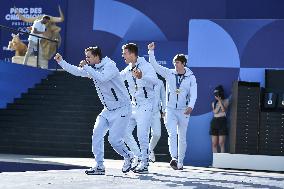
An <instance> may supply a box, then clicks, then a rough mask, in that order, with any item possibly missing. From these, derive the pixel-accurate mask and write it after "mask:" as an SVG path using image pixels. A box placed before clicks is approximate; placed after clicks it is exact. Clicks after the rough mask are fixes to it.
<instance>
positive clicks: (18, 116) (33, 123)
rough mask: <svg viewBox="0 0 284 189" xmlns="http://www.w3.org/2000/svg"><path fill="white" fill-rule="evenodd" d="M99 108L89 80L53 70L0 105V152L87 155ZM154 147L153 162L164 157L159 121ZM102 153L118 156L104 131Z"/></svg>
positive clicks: (108, 156)
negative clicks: (3, 105) (6, 103)
mask: <svg viewBox="0 0 284 189" xmlns="http://www.w3.org/2000/svg"><path fill="white" fill-rule="evenodd" d="M102 108H103V106H102V104H101V102H100V100H99V98H98V95H97V92H96V89H95V86H94V84H93V81H92V80H90V79H87V78H81V77H75V76H72V75H71V74H69V73H66V72H62V71H57V72H54V73H52V74H50V75H49V76H48V77H47V78H46V79H42V81H41V83H39V84H36V85H35V87H34V88H30V89H28V92H27V93H24V94H22V95H21V98H16V99H15V100H14V102H13V103H10V104H8V105H7V108H6V109H0V153H14V154H31V155H49V156H65V157H93V155H92V152H91V143H92V142H91V140H92V131H93V125H94V123H95V120H96V117H97V115H98V114H99V113H100V112H101V110H102ZM122 124H123V123H122ZM135 133H136V131H135ZM155 152H156V153H157V157H156V159H157V160H158V161H168V160H169V156H168V145H167V134H166V130H165V127H164V126H162V137H161V140H160V141H159V143H158V146H157V148H156V150H155ZM158 154H161V155H158ZM105 158H110V159H121V157H120V156H119V155H118V154H117V153H116V152H115V151H114V150H113V149H112V148H111V147H110V144H109V143H108V140H107V136H106V137H105Z"/></svg>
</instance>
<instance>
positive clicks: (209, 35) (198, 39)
mask: <svg viewBox="0 0 284 189" xmlns="http://www.w3.org/2000/svg"><path fill="white" fill-rule="evenodd" d="M188 50H189V52H188V55H189V58H190V59H191V67H230V68H238V67H239V66H240V60H239V54H238V49H237V47H236V45H235V43H234V41H233V40H232V38H231V36H230V35H229V34H228V33H227V32H226V31H225V30H224V29H223V28H222V27H220V26H219V25H217V24H216V23H214V22H212V21H210V20H190V22H189V37H188Z"/></svg>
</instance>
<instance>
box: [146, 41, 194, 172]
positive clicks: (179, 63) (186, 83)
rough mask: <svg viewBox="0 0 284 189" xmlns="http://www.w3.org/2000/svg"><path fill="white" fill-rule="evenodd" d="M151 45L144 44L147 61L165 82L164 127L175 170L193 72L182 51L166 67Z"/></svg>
mask: <svg viewBox="0 0 284 189" xmlns="http://www.w3.org/2000/svg"><path fill="white" fill-rule="evenodd" d="M154 48H155V45H154V43H150V44H149V45H148V50H149V59H150V63H151V64H152V66H153V67H154V69H155V71H156V72H157V73H158V74H160V75H161V76H162V77H164V78H165V79H166V82H167V84H166V93H167V107H166V128H167V131H168V134H169V150H170V154H171V157H172V160H171V162H170V166H171V167H172V168H173V169H175V170H177V169H183V160H184V157H185V152H186V146H187V143H186V132H187V128H188V121H189V117H190V114H191V112H192V110H193V108H194V105H195V101H196V99H197V83H196V78H195V76H194V75H193V72H192V71H191V70H190V69H188V68H187V67H185V66H186V62H187V60H186V57H185V55H183V54H177V55H176V56H175V57H174V59H173V62H174V66H175V69H168V68H165V67H163V66H161V65H159V64H158V63H157V61H156V59H155V55H154ZM177 135H178V142H177Z"/></svg>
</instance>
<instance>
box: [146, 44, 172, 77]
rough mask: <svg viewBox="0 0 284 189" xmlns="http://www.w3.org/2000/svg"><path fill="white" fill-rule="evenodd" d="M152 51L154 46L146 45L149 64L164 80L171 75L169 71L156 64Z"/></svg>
mask: <svg viewBox="0 0 284 189" xmlns="http://www.w3.org/2000/svg"><path fill="white" fill-rule="evenodd" d="M154 49H155V44H154V42H152V43H150V44H149V45H148V54H149V62H150V63H151V64H152V66H153V68H154V69H155V71H156V72H157V73H158V74H160V75H161V76H162V77H164V78H167V77H168V76H169V75H170V74H171V71H170V69H168V68H166V67H163V66H161V65H159V64H158V62H157V61H156V58H155V54H154Z"/></svg>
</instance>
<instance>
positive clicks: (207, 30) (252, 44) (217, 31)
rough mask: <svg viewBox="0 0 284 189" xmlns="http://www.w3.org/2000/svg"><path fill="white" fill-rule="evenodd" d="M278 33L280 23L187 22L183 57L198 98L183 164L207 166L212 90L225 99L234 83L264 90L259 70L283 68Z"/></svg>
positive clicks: (283, 43)
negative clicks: (220, 92)
mask: <svg viewBox="0 0 284 189" xmlns="http://www.w3.org/2000/svg"><path fill="white" fill-rule="evenodd" d="M283 33H284V20H275V19H265V20H263V19H262V20H261V19H258V20H252V19H251V20H243V19H231V20H225V19H219V20H202V19H199V20H196V19H192V20H190V21H189V37H188V55H189V60H190V66H191V67H192V70H193V71H194V73H195V75H196V78H197V82H198V99H197V102H196V107H195V109H194V113H193V116H192V117H191V119H190V121H189V132H188V138H187V139H188V143H189V144H190V145H189V147H188V149H187V150H188V151H187V154H189V155H188V156H187V162H188V163H189V164H193V165H203V166H204V165H210V164H211V163H212V153H211V138H210V137H209V136H208V131H209V127H210V120H211V118H212V113H211V112H212V110H211V106H210V104H211V102H212V101H213V98H214V97H213V95H212V93H213V90H214V87H215V86H217V85H218V84H222V85H223V86H224V88H225V91H226V95H227V97H228V96H229V95H230V91H231V85H232V82H233V81H235V80H243V81H250V82H260V83H261V86H262V87H264V86H265V69H267V68H281V69H284V64H283V62H284V53H283V47H284V36H283ZM228 126H229V127H230V125H229V124H228Z"/></svg>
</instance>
